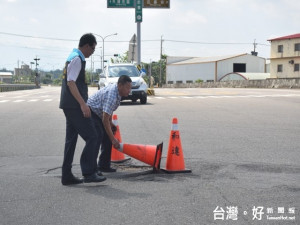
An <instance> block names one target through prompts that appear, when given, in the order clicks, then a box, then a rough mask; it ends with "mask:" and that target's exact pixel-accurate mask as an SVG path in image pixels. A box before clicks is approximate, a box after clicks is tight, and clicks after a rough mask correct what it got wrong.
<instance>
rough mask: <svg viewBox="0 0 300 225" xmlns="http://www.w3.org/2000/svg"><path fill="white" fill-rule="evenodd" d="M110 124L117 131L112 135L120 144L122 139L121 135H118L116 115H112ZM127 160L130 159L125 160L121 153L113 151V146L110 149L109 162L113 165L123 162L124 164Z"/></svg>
mask: <svg viewBox="0 0 300 225" xmlns="http://www.w3.org/2000/svg"><path fill="white" fill-rule="evenodd" d="M112 122H113V124H114V125H115V126H116V128H117V130H116V131H115V133H114V136H115V138H116V139H117V140H118V141H119V142H120V143H121V142H122V138H121V133H120V128H119V124H118V116H117V115H113V118H112ZM128 160H130V158H127V159H126V158H125V155H124V154H123V153H122V152H120V151H118V150H117V149H115V148H114V146H112V147H111V157H110V161H111V162H113V163H123V162H126V161H128Z"/></svg>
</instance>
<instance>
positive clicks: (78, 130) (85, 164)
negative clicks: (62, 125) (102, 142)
mask: <svg viewBox="0 0 300 225" xmlns="http://www.w3.org/2000/svg"><path fill="white" fill-rule="evenodd" d="M63 111H64V114H65V117H66V140H65V150H64V160H63V165H62V173H63V174H65V175H68V173H71V168H72V163H73V158H74V153H75V148H76V143H77V139H78V134H79V135H80V136H81V137H82V139H83V140H84V141H85V146H84V148H83V151H82V154H81V157H80V166H81V171H82V175H83V176H85V175H90V174H93V173H95V172H96V170H97V159H96V158H95V152H96V147H97V133H96V129H95V126H94V124H93V120H92V119H91V118H84V117H83V114H82V111H81V109H80V108H78V109H64V110H63Z"/></svg>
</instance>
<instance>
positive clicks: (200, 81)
mask: <svg viewBox="0 0 300 225" xmlns="http://www.w3.org/2000/svg"><path fill="white" fill-rule="evenodd" d="M202 82H203V80H201V79H198V80H195V83H202Z"/></svg>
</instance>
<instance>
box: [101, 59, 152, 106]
mask: <svg viewBox="0 0 300 225" xmlns="http://www.w3.org/2000/svg"><path fill="white" fill-rule="evenodd" d="M121 75H128V76H129V77H130V78H131V80H132V88H131V92H130V94H129V96H128V97H122V100H132V102H136V101H137V100H138V99H139V100H140V102H141V104H146V103H147V89H148V85H147V83H146V82H145V80H144V79H143V77H144V76H145V75H146V74H145V73H144V72H142V73H140V71H139V70H138V69H137V68H136V66H135V65H133V64H131V63H122V64H110V65H108V66H106V67H105V69H104V71H103V73H101V74H100V79H99V83H98V89H100V88H102V87H106V86H108V85H109V84H114V83H117V82H118V79H119V77H120V76H121Z"/></svg>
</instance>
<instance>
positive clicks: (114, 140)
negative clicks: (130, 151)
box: [111, 138, 120, 149]
mask: <svg viewBox="0 0 300 225" xmlns="http://www.w3.org/2000/svg"><path fill="white" fill-rule="evenodd" d="M111 143H112V145H113V146H114V148H115V149H119V148H120V142H119V141H118V140H117V139H115V138H114V139H113V140H112V142H111Z"/></svg>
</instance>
